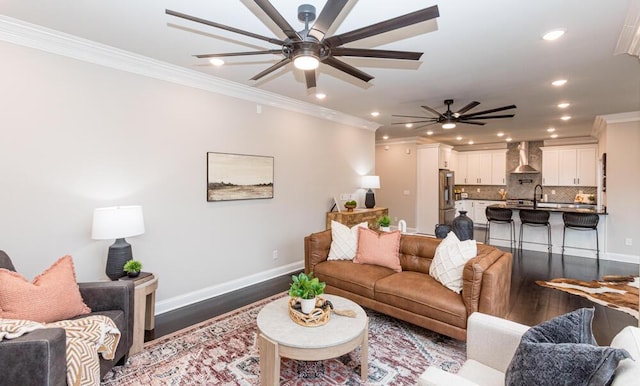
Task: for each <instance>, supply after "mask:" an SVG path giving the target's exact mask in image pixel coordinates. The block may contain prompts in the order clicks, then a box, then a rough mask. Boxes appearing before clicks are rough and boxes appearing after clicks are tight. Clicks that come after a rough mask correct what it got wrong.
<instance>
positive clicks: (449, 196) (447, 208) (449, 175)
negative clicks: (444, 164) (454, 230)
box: [438, 169, 456, 225]
mask: <svg viewBox="0 0 640 386" xmlns="http://www.w3.org/2000/svg"><path fill="white" fill-rule="evenodd" d="M453 176H454V172H453V171H451V170H443V169H441V170H440V178H439V179H438V180H439V187H438V196H439V200H438V201H439V203H438V209H439V210H438V224H446V225H451V224H452V223H453V219H454V218H455V217H456V203H455V200H454V197H453V186H454V182H453V181H454V179H453Z"/></svg>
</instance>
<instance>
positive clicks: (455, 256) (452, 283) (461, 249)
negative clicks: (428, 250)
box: [429, 232, 478, 293]
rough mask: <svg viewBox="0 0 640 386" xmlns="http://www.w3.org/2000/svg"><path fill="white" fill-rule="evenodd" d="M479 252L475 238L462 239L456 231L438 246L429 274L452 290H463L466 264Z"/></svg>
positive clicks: (458, 291)
mask: <svg viewBox="0 0 640 386" xmlns="http://www.w3.org/2000/svg"><path fill="white" fill-rule="evenodd" d="M477 254H478V247H477V245H476V241H475V240H465V241H460V240H458V238H457V237H456V235H455V233H453V232H449V234H448V235H447V237H446V238H445V239H444V240H442V242H440V245H438V248H436V255H435V256H434V258H433V261H432V262H431V266H430V267H429V275H431V276H432V277H433V278H434V279H436V280H437V281H439V282H440V283H442V285H444V286H445V287H447V288H449V289H450V290H451V291H453V292H456V293H460V292H462V272H463V271H464V265H465V264H466V263H467V261H469V260H470V259H471V258H472V257H475V256H476V255H477Z"/></svg>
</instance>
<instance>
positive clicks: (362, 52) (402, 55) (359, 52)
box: [331, 47, 422, 60]
mask: <svg viewBox="0 0 640 386" xmlns="http://www.w3.org/2000/svg"><path fill="white" fill-rule="evenodd" d="M331 55H333V56H359V57H367V58H381V59H404V60H419V59H420V57H421V56H422V52H411V51H391V50H370V49H366V48H345V47H335V48H332V49H331Z"/></svg>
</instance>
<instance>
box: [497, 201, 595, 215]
mask: <svg viewBox="0 0 640 386" xmlns="http://www.w3.org/2000/svg"><path fill="white" fill-rule="evenodd" d="M551 205H557V206H556V207H550V206H551ZM489 207H492V208H509V209H518V210H520V209H523V210H527V209H533V206H532V205H515V204H493V205H489ZM537 210H544V211H547V212H559V213H562V212H569V213H595V214H602V215H606V214H607V212H606V210H598V209H597V207H594V205H585V204H556V203H548V202H541V203H539V204H538V208H537Z"/></svg>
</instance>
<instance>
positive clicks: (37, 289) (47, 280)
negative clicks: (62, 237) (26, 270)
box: [0, 255, 91, 323]
mask: <svg viewBox="0 0 640 386" xmlns="http://www.w3.org/2000/svg"><path fill="white" fill-rule="evenodd" d="M89 312H91V309H90V308H89V307H87V305H86V304H84V302H83V301H82V297H81V296H80V290H79V289H78V284H77V282H76V273H75V271H74V269H73V260H72V259H71V256H69V255H67V256H63V257H61V258H60V259H58V261H56V262H55V263H54V264H53V265H52V266H51V267H49V268H48V269H47V270H46V271H44V272H43V273H42V274H40V275H39V276H37V277H36V278H35V279H34V280H33V283H29V281H28V280H27V279H25V278H24V277H23V276H22V275H20V274H19V273H17V272H13V271H9V270H7V269H4V268H1V269H0V318H7V319H26V320H33V321H36V322H41V323H49V322H56V321H59V320H64V319H70V318H72V317H74V316H76V315H81V314H87V313H89Z"/></svg>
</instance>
